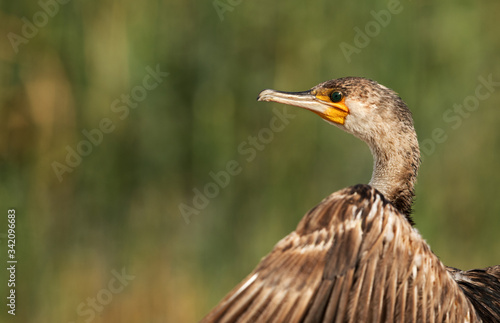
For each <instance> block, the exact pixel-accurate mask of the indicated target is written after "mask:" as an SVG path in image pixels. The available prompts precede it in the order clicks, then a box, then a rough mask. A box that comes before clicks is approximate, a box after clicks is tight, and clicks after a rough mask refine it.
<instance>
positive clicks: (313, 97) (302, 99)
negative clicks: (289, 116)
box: [257, 88, 349, 125]
mask: <svg viewBox="0 0 500 323" xmlns="http://www.w3.org/2000/svg"><path fill="white" fill-rule="evenodd" d="M334 92H340V91H338V90H334V89H323V88H320V89H313V90H310V91H303V92H282V91H275V90H270V89H268V90H263V91H262V92H260V94H259V97H258V98H257V99H258V100H259V101H271V102H277V103H282V104H288V105H293V106H297V107H301V108H303V109H307V110H309V111H312V112H314V113H316V114H317V115H319V116H320V117H321V118H323V119H325V120H326V121H329V122H333V123H335V124H339V125H343V124H344V123H345V119H346V117H347V115H348V114H349V109H348V108H347V106H346V105H345V97H344V96H342V98H341V100H340V101H338V102H333V101H332V99H331V94H332V93H334Z"/></svg>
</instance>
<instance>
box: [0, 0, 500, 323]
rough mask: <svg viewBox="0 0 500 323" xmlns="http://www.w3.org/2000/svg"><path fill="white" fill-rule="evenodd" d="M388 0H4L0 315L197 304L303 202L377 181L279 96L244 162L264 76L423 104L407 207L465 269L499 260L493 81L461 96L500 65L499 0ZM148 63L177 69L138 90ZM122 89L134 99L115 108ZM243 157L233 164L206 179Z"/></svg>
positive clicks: (291, 224) (38, 318)
mask: <svg viewBox="0 0 500 323" xmlns="http://www.w3.org/2000/svg"><path fill="white" fill-rule="evenodd" d="M60 1H61V2H62V0H60ZM389 3H390V2H386V1H374V2H361V1H349V2H344V3H335V2H332V1H324V0H317V1H310V2H307V3H306V2H304V1H286V2H276V3H272V2H268V1H267V2H266V1H240V0H217V1H215V2H213V1H196V2H195V1H185V0H183V1H180V0H168V1H151V0H146V1H142V2H138V1H113V0H104V1H76V0H73V1H67V3H64V4H63V3H58V2H55V1H49V0H42V1H41V2H40V3H38V2H35V1H31V2H28V1H10V2H8V1H2V2H1V6H0V34H1V35H2V36H1V40H0V41H1V44H0V63H1V67H0V78H1V81H0V82H1V84H0V114H1V117H0V126H1V127H0V158H1V162H0V178H1V183H2V185H1V187H0V190H1V193H0V206H1V208H0V233H2V235H1V236H0V246H1V248H0V249H1V250H0V261H1V262H0V264H1V266H2V267H4V266H5V267H6V266H7V265H6V262H5V260H6V256H7V246H6V244H7V241H6V240H7V238H6V236H5V233H6V232H7V210H8V209H10V208H14V209H15V210H16V215H17V228H16V229H17V231H16V232H17V239H16V242H17V245H16V250H17V254H16V256H17V260H18V264H17V277H16V279H17V282H16V283H17V285H16V293H17V308H16V310H17V311H16V316H15V317H12V316H11V315H9V314H7V310H8V308H7V306H5V305H4V304H2V305H1V306H0V308H1V309H2V310H1V311H0V321H2V322H10V321H17V322H195V321H197V320H199V319H200V318H201V317H202V316H203V315H204V314H206V313H207V312H208V311H209V310H210V309H211V308H212V307H213V306H214V305H215V304H216V303H217V302H218V301H219V300H220V299H221V298H222V297H223V296H224V295H225V293H226V292H228V291H229V290H230V289H231V288H232V287H233V286H234V285H235V284H237V283H238V282H239V281H240V280H241V279H242V278H243V277H244V276H246V274H248V273H249V272H250V271H251V270H252V269H253V268H254V266H255V265H256V264H257V263H258V261H259V260H260V258H261V257H262V256H264V255H265V254H266V253H267V252H269V251H270V249H271V248H272V247H273V245H274V244H275V243H276V242H277V241H278V240H280V239H281V238H282V237H284V236H285V235H286V234H288V233H289V232H290V231H292V230H294V228H295V226H296V224H297V223H298V221H299V220H300V219H301V217H302V216H303V214H304V213H305V212H306V211H307V210H308V209H309V208H311V207H312V206H314V205H315V204H316V203H318V202H319V201H320V200H321V199H323V198H324V197H325V196H327V195H328V194H329V193H331V192H333V191H336V190H339V189H341V188H343V187H346V186H349V185H353V184H356V183H367V182H368V180H369V178H370V176H371V170H372V158H371V155H370V152H369V149H368V148H367V147H366V146H365V144H364V143H362V142H361V141H359V140H358V139H356V138H353V137H351V136H350V135H348V134H345V133H343V132H342V131H340V130H339V129H336V128H335V127H332V126H329V125H328V124H327V123H325V122H323V121H322V120H321V119H320V118H318V117H317V116H316V115H314V114H312V113H308V112H307V111H302V110H299V109H293V108H287V110H286V111H287V112H288V113H290V114H293V115H294V116H295V117H294V118H293V119H291V120H290V122H289V124H287V125H286V127H285V128H284V129H283V131H281V132H276V133H274V134H273V135H272V140H271V139H270V138H268V137H265V134H264V137H265V138H266V140H267V141H266V144H263V145H262V146H263V147H261V146H259V147H260V148H262V150H257V149H255V150H254V152H255V154H254V155H253V156H254V158H253V159H252V160H251V161H250V162H249V161H247V158H248V159H250V158H249V157H250V155H249V154H243V153H241V149H240V150H239V149H238V147H239V146H240V145H243V147H242V148H249V147H250V139H249V136H254V137H255V136H257V137H258V134H259V133H261V132H262V131H263V130H262V129H264V128H268V127H269V123H270V121H271V120H272V118H273V116H274V113H273V108H275V107H277V108H278V109H279V111H283V108H284V107H283V106H280V105H277V104H272V103H262V102H256V101H255V99H256V97H257V94H258V93H259V91H260V90H262V89H265V88H274V89H280V90H288V91H299V90H306V89H309V88H311V87H312V86H314V85H316V84H317V83H319V82H322V81H325V80H328V79H331V78H337V77H342V76H349V75H353V76H365V77H369V78H372V79H375V80H377V81H378V82H380V83H382V84H384V85H386V86H388V87H391V88H393V89H394V90H396V91H397V92H399V93H400V95H401V96H402V97H403V99H404V100H405V101H406V102H407V103H408V105H409V107H410V108H411V110H412V111H413V115H414V119H415V124H416V129H417V132H418V135H419V140H420V142H421V143H424V142H425V143H426V152H424V158H423V163H422V167H421V171H420V175H419V180H418V186H417V200H416V205H415V214H414V218H415V220H416V222H417V228H418V230H419V231H420V232H421V233H422V235H423V236H424V238H425V239H426V240H427V242H428V243H429V244H430V245H431V246H432V249H433V250H434V252H435V253H436V254H437V255H438V256H439V257H440V258H441V259H442V261H443V262H444V263H445V264H447V265H450V266H455V267H459V268H462V269H470V268H477V267H485V266H489V265H494V264H498V263H500V238H499V234H498V233H499V232H500V198H499V192H500V190H499V188H498V183H499V182H500V170H499V169H498V166H499V165H500V131H499V127H498V124H499V123H500V109H499V107H500V91H499V90H500V86H498V85H496V86H494V87H492V93H491V94H490V95H489V97H488V98H487V99H483V100H479V101H478V102H479V105H478V106H474V108H475V111H473V112H470V113H467V114H465V113H464V114H459V112H456V111H455V110H453V109H454V104H462V103H463V102H464V100H467V98H468V97H469V96H472V97H474V96H475V90H476V87H477V86H478V84H480V81H479V80H478V78H480V77H483V78H486V79H487V78H488V77H489V76H490V75H491V76H490V77H491V78H492V79H493V80H494V81H495V82H497V81H500V55H499V54H500V41H499V38H498V30H499V20H498V15H499V13H500V2H497V1H485V0H483V1H472V0H471V1H451V0H445V1H440V2H439V3H437V2H431V1H401V2H400V3H399V5H398V3H394V1H393V2H392V4H389ZM393 7H394V8H398V10H399V11H398V13H393V14H390V16H389V18H390V21H388V20H387V19H389V18H387V16H384V17H385V18H386V20H385V22H384V24H385V25H386V26H382V25H381V23H379V22H377V21H376V20H375V16H377V15H380V12H381V11H382V10H385V11H386V12H389V11H388V10H389V8H393ZM44 8H45V9H44ZM372 11H374V12H375V13H377V14H376V15H375V16H374V14H373V13H372ZM30 23H31V24H33V26H34V27H35V28H34V29H36V30H33V28H31V29H30V27H29V24H30ZM35 23H36V24H35ZM37 25H38V27H37ZM377 26H378V29H377ZM365 27H368V28H369V29H368V32H369V33H371V35H372V36H368V40H366V39H365V40H364V41H365V42H366V43H362V42H361V43H360V41H362V39H361V38H360V39H358V43H357V44H358V45H363V46H358V48H357V50H356V52H355V53H354V52H353V53H351V55H347V57H346V54H345V53H344V52H343V50H342V48H341V44H344V45H343V46H344V47H345V44H347V45H349V46H356V43H355V38H356V37H358V38H359V37H361V36H357V34H359V33H358V32H357V31H356V29H355V28H359V30H362V31H364V32H365ZM370 28H371V29H370ZM13 44H14V45H13ZM364 45H366V46H364ZM360 47H362V48H360ZM351 49H352V48H351ZM148 67H149V68H151V69H153V70H155V69H156V68H159V70H160V71H161V72H162V73H169V74H168V76H163V77H162V78H161V79H160V80H161V82H160V83H157V86H156V87H155V88H154V89H150V90H145V89H144V87H142V88H141V86H142V84H143V80H144V79H145V77H146V76H147V75H148V74H150V73H149V72H148V70H147V68H148ZM152 80H153V79H149V82H151V83H148V84H149V85H151V84H152V83H154V82H153V81H152ZM483 91H484V90H483ZM485 93H486V92H485ZM488 93H489V92H488ZM130 95H131V96H132V98H133V97H136V98H140V100H135V101H134V102H132V103H129V104H130V105H134V104H135V103H137V107H135V108H130V109H129V108H124V106H125V105H124V104H122V103H120V104H118V105H114V103H113V102H116V101H115V100H122V99H123V97H125V98H126V97H127V96H130ZM122 96H123V97H122ZM469 101H470V99H469ZM470 102H473V101H470ZM113 109H114V110H113ZM126 109H128V110H129V111H128V112H129V113H128V115H125V112H124V111H125V110H126ZM445 116H447V117H448V119H447V118H446V117H445ZM106 118H107V119H106ZM449 118H453V122H452V121H450V119H449ZM102 120H110V122H112V125H113V127H114V128H113V130H112V131H110V132H109V133H102V138H101V141H100V143H99V145H91V146H90V151H88V149H89V147H88V146H85V144H83V143H82V142H83V141H85V140H88V139H87V138H86V137H85V135H84V134H83V132H82V131H84V130H87V131H91V130H92V129H95V128H98V127H99V125H100V123H101V122H102ZM438 128H439V129H442V131H441V133H443V132H444V134H445V135H444V137H445V140H443V138H442V137H443V135H442V134H441V135H440V136H439V141H440V142H436V141H435V140H433V139H432V136H433V131H435V129H438ZM438 132H439V130H438ZM94 133H95V132H94ZM267 135H269V133H267ZM94 139H95V140H98V139H99V136H98V135H96V137H94ZM425 140H427V141H425ZM443 141H444V142H443ZM260 144H262V142H261V143H260ZM78 145H80V148H81V149H83V151H84V152H85V154H86V155H87V156H83V157H82V160H81V161H80V162H79V163H78V162H75V160H73V162H75V163H76V164H78V165H76V166H75V167H71V170H72V171H71V172H63V174H62V175H61V174H60V175H61V181H60V180H59V178H58V176H57V175H56V172H55V171H54V168H53V166H54V165H58V164H54V163H55V162H57V163H60V165H65V164H67V163H66V161H65V159H66V156H67V154H68V151H67V147H68V146H69V147H71V148H70V149H78V147H79V146H78ZM85 149H87V150H85ZM87 151H88V153H87ZM231 160H235V161H236V162H237V163H238V164H239V166H240V168H241V172H240V173H239V174H237V175H236V176H231V177H230V182H229V184H228V185H227V186H226V187H225V188H220V187H219V188H218V189H216V188H214V184H210V183H213V182H214V180H213V178H212V177H211V176H210V173H211V172H213V173H218V172H220V171H222V170H224V169H225V168H226V165H227V163H228V162H229V161H231ZM207 185H208V186H209V190H210V189H211V190H212V191H209V192H211V193H210V194H212V195H214V196H213V197H212V198H210V199H207V200H208V202H206V201H205V203H204V204H207V205H203V207H201V208H200V210H197V211H196V212H194V213H195V214H191V216H189V224H188V223H186V221H185V219H184V217H183V216H182V214H181V211H180V210H179V205H182V203H183V204H184V205H187V206H190V207H193V198H194V197H195V193H194V191H193V190H196V189H198V190H201V191H202V192H203V190H204V189H205V188H206V187H207ZM216 190H218V192H216ZM202 202H203V201H202V200H198V203H202ZM122 270H125V272H126V274H127V275H129V280H128V281H126V282H125V283H122V284H120V283H118V281H117V280H116V279H115V278H114V277H116V275H115V274H116V272H122ZM7 275H8V272H7V271H6V270H2V271H1V272H0V295H3V297H4V298H3V299H4V302H5V297H6V296H7V295H8V293H7V279H8V276H7ZM130 275H131V276H133V278H131V276H130ZM110 284H111V285H110ZM110 286H111V287H110ZM118 287H120V291H119V292H117V291H116V289H117V288H118ZM113 290H114V291H113ZM110 291H111V292H110ZM92 299H95V300H94V302H96V303H92V302H93V301H92ZM92 304H94V305H92Z"/></svg>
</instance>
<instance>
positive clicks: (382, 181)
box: [368, 127, 420, 224]
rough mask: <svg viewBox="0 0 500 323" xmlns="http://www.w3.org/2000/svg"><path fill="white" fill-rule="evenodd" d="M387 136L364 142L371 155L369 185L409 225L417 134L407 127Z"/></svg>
mask: <svg viewBox="0 0 500 323" xmlns="http://www.w3.org/2000/svg"><path fill="white" fill-rule="evenodd" d="M391 139H392V140H383V141H377V142H370V143H368V144H369V146H370V149H371V151H372V154H373V158H374V164H373V174H372V179H371V180H370V185H371V186H373V187H374V188H376V189H377V190H379V191H380V192H381V193H382V194H383V195H384V196H385V198H386V199H388V200H389V201H390V202H391V203H392V204H393V205H394V206H395V207H396V208H397V209H398V210H399V211H400V212H402V213H403V214H404V215H406V218H407V219H408V221H410V223H411V224H413V221H412V219H411V212H412V208H411V207H412V204H413V197H414V195H415V192H414V186H415V182H416V179H417V172H418V167H419V164H420V150H419V147H418V141H417V136H416V134H415V131H414V129H413V127H411V129H408V128H407V129H406V131H405V132H404V133H400V134H399V136H398V137H397V138H396V137H393V138H391Z"/></svg>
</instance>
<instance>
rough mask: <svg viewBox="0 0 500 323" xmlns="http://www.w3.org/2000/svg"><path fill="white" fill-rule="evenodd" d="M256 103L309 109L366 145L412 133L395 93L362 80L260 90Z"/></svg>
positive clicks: (370, 81)
mask: <svg viewBox="0 0 500 323" xmlns="http://www.w3.org/2000/svg"><path fill="white" fill-rule="evenodd" d="M258 100H259V101H273V102H278V103H284V104H288V105H293V106H297V107H301V108H304V109H307V110H310V111H312V112H314V113H316V114H317V115H319V116H320V117H321V118H323V119H324V120H325V121H327V122H329V123H332V124H334V125H336V126H338V127H339V128H341V129H343V130H345V131H347V132H349V133H351V134H353V135H355V136H356V137H358V138H360V139H362V140H364V141H366V142H367V143H368V144H370V146H371V144H372V143H374V141H379V140H383V139H388V138H385V137H386V135H387V134H392V135H397V134H398V133H399V132H400V131H401V129H405V128H408V127H410V128H411V129H412V130H413V121H412V118H411V112H410V110H409V109H408V108H407V107H406V105H405V104H404V102H403V100H402V99H401V98H400V97H399V96H398V95H397V94H396V92H394V91H393V90H391V89H389V88H387V87H385V86H383V85H381V84H379V83H377V82H375V81H372V80H369V79H366V78H362V77H344V78H339V79H335V80H330V81H326V82H323V83H321V84H318V85H316V86H315V87H313V88H312V89H310V90H308V91H302V92H282V91H275V90H264V91H262V92H261V93H260V94H259V97H258Z"/></svg>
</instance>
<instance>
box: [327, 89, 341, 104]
mask: <svg viewBox="0 0 500 323" xmlns="http://www.w3.org/2000/svg"><path fill="white" fill-rule="evenodd" d="M343 98H344V95H343V94H342V93H341V92H337V91H336V92H332V94H330V99H332V102H333V103H337V102H340V101H341V100H342V99H343Z"/></svg>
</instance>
